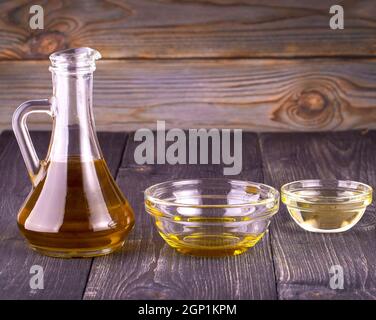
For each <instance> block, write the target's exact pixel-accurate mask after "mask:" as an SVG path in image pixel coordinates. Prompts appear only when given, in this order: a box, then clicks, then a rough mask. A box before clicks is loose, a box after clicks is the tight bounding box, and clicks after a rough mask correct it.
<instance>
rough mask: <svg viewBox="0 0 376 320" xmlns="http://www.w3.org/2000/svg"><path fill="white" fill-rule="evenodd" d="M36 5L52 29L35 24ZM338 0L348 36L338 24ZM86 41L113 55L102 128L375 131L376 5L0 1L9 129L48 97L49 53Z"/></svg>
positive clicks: (1, 120)
mask: <svg viewBox="0 0 376 320" xmlns="http://www.w3.org/2000/svg"><path fill="white" fill-rule="evenodd" d="M32 4H40V5H42V7H43V8H44V14H45V19H44V23H45V28H44V30H34V31H33V30H31V29H30V28H29V19H30V17H31V15H30V14H29V9H30V6H31V5H32ZM333 4H340V5H342V6H343V7H344V11H345V29H344V30H331V29H330V28H329V20H330V17H331V15H330V14H329V8H330V6H331V5H333ZM79 46H90V47H93V48H96V49H98V50H99V51H100V52H101V53H102V55H103V57H104V59H103V60H102V61H100V62H99V63H98V69H97V71H96V73H95V86H94V87H95V114H96V122H97V127H98V129H100V130H115V131H124V130H134V129H138V128H140V127H150V128H155V125H156V120H158V119H160V120H166V121H167V125H168V126H169V127H183V128H188V127H219V128H224V127H230V128H234V127H240V128H245V129H249V130H254V131H322V130H347V129H359V128H363V129H367V128H368V129H376V59H375V57H376V2H375V0H343V1H339V0H337V1H333V0H315V1H301V0H196V1H194V0H179V1H178V0H175V1H174V0H154V1H151V0H111V1H105V0H80V1H63V0H48V1H37V2H35V1H23V0H11V1H1V0H0V101H1V104H0V130H3V129H5V128H9V127H10V119H11V115H12V113H13V111H14V109H15V108H16V107H17V106H18V105H19V104H20V103H21V102H23V101H25V100H28V99H36V98H47V97H49V96H50V94H51V79H50V77H51V76H50V73H49V71H48V64H49V62H48V55H49V54H50V53H51V52H54V51H57V50H61V49H65V48H70V47H79ZM33 128H37V129H48V128H50V122H49V119H46V118H35V119H34V126H33Z"/></svg>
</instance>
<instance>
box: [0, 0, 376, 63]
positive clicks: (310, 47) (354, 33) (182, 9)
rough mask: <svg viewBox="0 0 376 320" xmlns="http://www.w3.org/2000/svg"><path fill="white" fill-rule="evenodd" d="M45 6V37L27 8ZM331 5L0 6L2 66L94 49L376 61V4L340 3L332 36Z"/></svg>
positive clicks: (165, 0)
mask: <svg viewBox="0 0 376 320" xmlns="http://www.w3.org/2000/svg"><path fill="white" fill-rule="evenodd" d="M34 3H37V4H39V5H42V6H43V8H44V12H45V26H44V30H31V28H30V27H29V19H30V16H31V15H30V14H29V8H30V6H31V4H34ZM333 4H334V3H333V1H331V0H316V1H313V2H312V1H299V0H269V1H264V0H198V1H191V0H184V1H180V0H179V1H178V0H159V1H152V0H113V1H109V0H80V1H68V0H67V1H63V0H48V1H47V0H44V1H39V2H34V1H27V0H12V1H2V3H1V4H0V12H1V15H0V59H39V58H46V57H47V56H48V55H49V54H50V53H51V52H54V51H57V50H60V49H64V48H68V47H80V46H91V47H95V48H97V49H98V50H100V51H101V52H102V53H103V55H104V57H105V58H192V57H196V58H197V57H216V58H218V57H222V58H223V57H226V58H229V57H297V56H300V57H303V56H304V57H307V56H371V55H372V56H374V55H375V53H376V46H375V42H376V41H375V40H376V32H375V28H376V20H375V16H376V7H375V5H374V1H373V0H364V1H352V0H341V1H337V2H335V4H341V5H343V7H344V9H345V29H344V30H331V29H330V27H329V20H330V17H331V15H330V14H329V8H330V7H331V6H332V5H333Z"/></svg>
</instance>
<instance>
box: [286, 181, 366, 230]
mask: <svg viewBox="0 0 376 320" xmlns="http://www.w3.org/2000/svg"><path fill="white" fill-rule="evenodd" d="M281 198H282V202H283V203H284V204H286V206H287V209H288V211H289V213H290V215H291V217H292V218H293V219H294V221H295V222H296V223H297V224H298V225H299V226H301V227H302V228H303V229H305V230H308V231H311V232H342V231H346V230H349V229H350V228H352V227H353V226H354V225H355V224H356V223H357V222H358V221H359V220H360V219H361V217H362V216H363V214H364V212H365V210H366V208H367V206H368V205H369V204H370V203H371V202H372V188H371V187H370V186H368V185H366V184H364V183H361V182H356V181H344V180H301V181H294V182H290V183H287V184H285V185H283V186H282V188H281Z"/></svg>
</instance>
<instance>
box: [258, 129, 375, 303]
mask: <svg viewBox="0 0 376 320" xmlns="http://www.w3.org/2000/svg"><path fill="white" fill-rule="evenodd" d="M260 140H261V152H262V155H263V159H264V175H265V183H268V184H271V185H273V186H275V187H280V186H281V185H282V184H284V183H287V182H289V181H294V180H299V179H310V178H311V179H315V178H316V179H317V178H336V179H351V180H356V181H362V182H365V183H368V184H370V185H373V186H375V185H376V170H375V158H376V132H372V133H368V134H365V135H362V134H360V133H359V132H346V133H322V134H317V133H316V134H308V133H307V134H278V135H276V134H261V137H260ZM273 222H274V223H273V224H272V227H271V231H270V232H271V241H272V247H273V258H274V264H275V268H276V275H277V289H278V297H279V298H280V299H348V298H351V299H376V255H375V252H376V241H375V240H376V237H375V235H376V233H375V228H376V212H375V205H374V204H373V205H372V206H370V207H369V208H368V210H367V212H366V213H365V215H364V217H363V218H362V220H361V221H360V222H359V223H358V224H357V225H356V226H355V227H354V228H353V229H351V230H349V231H347V232H344V233H338V234H319V233H309V232H307V231H304V230H303V229H301V228H300V227H299V226H298V225H296V224H295V222H293V220H292V219H291V218H290V217H289V215H288V212H287V210H286V208H285V206H284V205H282V206H281V209H280V213H279V214H277V216H276V217H275V219H274V221H273ZM332 265H341V266H342V268H343V270H344V279H345V281H344V290H332V289H330V286H329V280H330V276H331V275H330V274H329V270H330V268H331V266H332Z"/></svg>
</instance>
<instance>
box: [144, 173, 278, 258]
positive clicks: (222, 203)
mask: <svg viewBox="0 0 376 320" xmlns="http://www.w3.org/2000/svg"><path fill="white" fill-rule="evenodd" d="M278 207H279V193H278V191H276V190H275V189H273V188H271V187H269V186H266V185H262V184H257V183H252V182H246V181H238V180H227V179H200V180H180V181H170V182H164V183H161V184H158V185H155V186H152V187H150V188H148V189H147V190H146V191H145V208H146V211H147V212H148V213H149V214H150V215H151V216H152V217H153V218H154V219H155V225H156V227H157V230H158V232H159V234H160V235H161V236H162V238H163V239H164V240H165V241H166V243H167V244H168V245H170V246H171V247H172V248H174V249H176V250H177V251H179V252H181V253H184V254H190V255H195V256H206V257H219V256H232V255H238V254H241V253H243V252H245V251H247V250H248V249H249V248H251V247H253V246H254V245H256V243H257V242H258V241H259V240H260V239H261V238H262V237H263V235H264V234H265V232H266V230H267V228H268V226H269V223H270V219H271V217H272V216H273V215H274V214H275V213H276V212H277V211H278Z"/></svg>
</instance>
